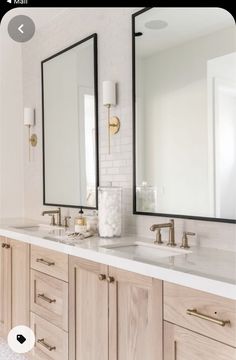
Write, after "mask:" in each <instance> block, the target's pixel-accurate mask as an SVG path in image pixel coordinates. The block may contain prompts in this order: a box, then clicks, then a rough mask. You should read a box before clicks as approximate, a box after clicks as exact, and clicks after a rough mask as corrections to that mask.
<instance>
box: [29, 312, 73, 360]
mask: <svg viewBox="0 0 236 360" xmlns="http://www.w3.org/2000/svg"><path fill="white" fill-rule="evenodd" d="M30 324H31V329H32V330H33V332H34V334H35V340H36V341H35V347H34V349H33V350H32V351H31V358H32V359H33V360H67V359H68V333H67V332H65V331H63V330H61V329H59V328H58V327H56V326H55V325H52V324H50V323H49V322H48V321H46V320H44V319H42V318H41V317H39V316H37V315H36V314H33V313H31V321H30Z"/></svg>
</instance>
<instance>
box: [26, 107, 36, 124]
mask: <svg viewBox="0 0 236 360" xmlns="http://www.w3.org/2000/svg"><path fill="white" fill-rule="evenodd" d="M24 125H26V126H34V109H32V108H28V107H25V108H24Z"/></svg>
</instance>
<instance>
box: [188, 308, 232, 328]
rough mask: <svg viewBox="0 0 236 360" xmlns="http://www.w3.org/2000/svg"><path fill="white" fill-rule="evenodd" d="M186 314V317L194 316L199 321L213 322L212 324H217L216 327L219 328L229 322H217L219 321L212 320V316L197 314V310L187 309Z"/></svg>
mask: <svg viewBox="0 0 236 360" xmlns="http://www.w3.org/2000/svg"><path fill="white" fill-rule="evenodd" d="M186 313H187V315H192V316H196V317H198V318H200V319H203V320H207V321H210V322H213V323H214V324H217V325H220V326H225V325H226V324H230V321H229V320H219V319H216V318H214V317H212V316H208V315H204V314H201V313H199V312H198V311H197V309H187V311H186Z"/></svg>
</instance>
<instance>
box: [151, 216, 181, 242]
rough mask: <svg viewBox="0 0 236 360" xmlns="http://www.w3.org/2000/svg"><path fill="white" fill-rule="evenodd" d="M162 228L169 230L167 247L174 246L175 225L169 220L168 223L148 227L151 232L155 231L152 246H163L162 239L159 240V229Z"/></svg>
mask: <svg viewBox="0 0 236 360" xmlns="http://www.w3.org/2000/svg"><path fill="white" fill-rule="evenodd" d="M163 228H169V241H168V243H167V246H176V243H175V224H174V220H173V219H171V220H170V222H169V223H164V224H154V225H152V226H151V227H150V230H151V231H156V230H157V232H156V240H155V241H154V244H163V241H162V238H161V229H163Z"/></svg>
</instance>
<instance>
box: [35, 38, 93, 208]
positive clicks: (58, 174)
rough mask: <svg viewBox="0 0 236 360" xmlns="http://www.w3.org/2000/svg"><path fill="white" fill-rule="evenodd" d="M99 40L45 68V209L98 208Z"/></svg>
mask: <svg viewBox="0 0 236 360" xmlns="http://www.w3.org/2000/svg"><path fill="white" fill-rule="evenodd" d="M96 46H97V45H96V35H92V36H90V37H89V38H86V39H84V40H82V41H81V42H79V43H77V44H75V45H73V46H72V47H70V48H68V49H65V50H63V51H62V52H60V53H58V54H56V55H54V56H52V57H50V58H48V59H46V60H44V61H43V62H42V79H43V84H42V85H43V118H44V121H43V132H44V149H43V150H44V152H43V155H44V204H46V205H60V206H71V207H84V208H86V207H88V208H96V206H97V190H96V189H97V186H98V170H97V169H98V164H97V158H98V156H97V123H98V119H97V58H96V56H97V55H96V54H97V49H96Z"/></svg>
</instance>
